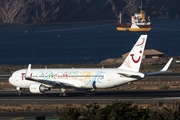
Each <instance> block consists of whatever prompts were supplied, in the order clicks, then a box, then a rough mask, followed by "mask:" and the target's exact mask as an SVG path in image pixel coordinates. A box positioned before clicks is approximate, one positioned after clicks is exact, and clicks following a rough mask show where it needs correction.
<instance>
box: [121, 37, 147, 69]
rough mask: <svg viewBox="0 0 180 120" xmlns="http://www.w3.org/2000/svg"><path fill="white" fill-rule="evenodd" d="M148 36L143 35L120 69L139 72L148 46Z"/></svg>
mask: <svg viewBox="0 0 180 120" xmlns="http://www.w3.org/2000/svg"><path fill="white" fill-rule="evenodd" d="M146 40H147V35H141V36H140V37H139V39H138V41H137V42H136V44H135V45H134V47H133V48H132V50H131V51H130V53H129V54H128V56H127V57H126V59H125V61H124V62H123V63H122V65H121V66H120V67H119V68H118V69H124V70H129V71H134V72H139V69H140V65H141V61H142V58H143V53H144V48H145V45H146Z"/></svg>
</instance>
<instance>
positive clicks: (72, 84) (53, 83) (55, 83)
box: [25, 64, 81, 88]
mask: <svg viewBox="0 0 180 120" xmlns="http://www.w3.org/2000/svg"><path fill="white" fill-rule="evenodd" d="M25 79H26V80H30V81H35V82H38V83H42V84H45V85H48V86H52V87H53V86H61V87H75V88H76V87H79V86H77V85H76V83H77V84H78V85H81V82H80V81H72V82H69V83H67V82H59V81H52V80H43V79H35V78H32V77H31V64H29V65H28V68H27V70H26V75H25Z"/></svg>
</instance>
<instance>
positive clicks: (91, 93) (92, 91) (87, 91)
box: [85, 89, 95, 96]
mask: <svg viewBox="0 0 180 120" xmlns="http://www.w3.org/2000/svg"><path fill="white" fill-rule="evenodd" d="M85 95H86V96H87V95H95V90H94V89H88V90H86V92H85Z"/></svg>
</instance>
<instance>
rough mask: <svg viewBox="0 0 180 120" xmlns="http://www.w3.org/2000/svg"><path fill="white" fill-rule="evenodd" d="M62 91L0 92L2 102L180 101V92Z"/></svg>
mask: <svg viewBox="0 0 180 120" xmlns="http://www.w3.org/2000/svg"><path fill="white" fill-rule="evenodd" d="M59 93H60V91H58V90H57V91H56V90H53V91H50V92H47V93H44V94H32V93H30V92H28V91H24V92H23V94H22V95H21V96H19V95H18V93H17V91H0V101H1V102H2V101H7V100H8V101H16V100H19V101H24V102H32V101H44V102H45V101H50V100H51V101H54V102H55V101H61V102H66V103H67V102H68V101H71V102H72V101H74V102H80V103H81V102H82V101H102V100H103V101H104V100H107V101H114V100H157V99H159V100H161V99H180V90H154V91H152V90H129V91H127V90H126V91H120V90H97V91H95V92H94V93H89V94H85V92H82V91H69V93H68V96H65V97H63V96H60V94H59Z"/></svg>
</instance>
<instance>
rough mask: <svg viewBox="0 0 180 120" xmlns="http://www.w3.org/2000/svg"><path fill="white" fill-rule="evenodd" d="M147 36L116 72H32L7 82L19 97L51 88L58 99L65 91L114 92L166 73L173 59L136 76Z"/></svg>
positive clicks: (21, 72) (16, 74)
mask: <svg viewBox="0 0 180 120" xmlns="http://www.w3.org/2000/svg"><path fill="white" fill-rule="evenodd" d="M146 40H147V35H141V36H140V37H139V39H138V40H137V42H136V43H135V45H134V46H133V48H132V50H131V51H130V53H129V54H128V56H127V57H126V59H125V60H124V62H123V63H122V65H121V66H119V67H118V68H77V69H76V68H61V69H60V68H41V69H38V68H35V69H32V68H31V64H29V65H28V68H27V69H20V70H17V71H15V72H14V73H13V74H12V75H11V77H10V78H9V82H10V84H12V85H13V86H15V87H16V90H17V91H18V94H19V95H21V94H22V89H23V88H28V89H29V91H30V92H31V93H37V94H38V93H39V94H43V93H45V92H47V91H50V90H51V88H57V87H58V88H60V89H61V92H60V94H61V96H66V95H67V94H68V92H67V90H66V89H67V88H73V89H75V90H85V91H86V92H87V93H88V92H94V91H95V89H101V88H103V89H104V88H113V87H117V86H120V85H124V84H127V83H130V82H132V81H137V80H140V79H143V78H145V76H148V75H153V74H159V73H163V72H166V71H167V69H168V67H169V66H170V64H171V62H172V60H173V58H170V60H169V61H168V62H167V64H166V65H165V66H164V68H163V69H161V70H160V71H157V72H148V73H142V72H139V69H140V65H141V61H142V58H143V52H144V48H145V45H146Z"/></svg>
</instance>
